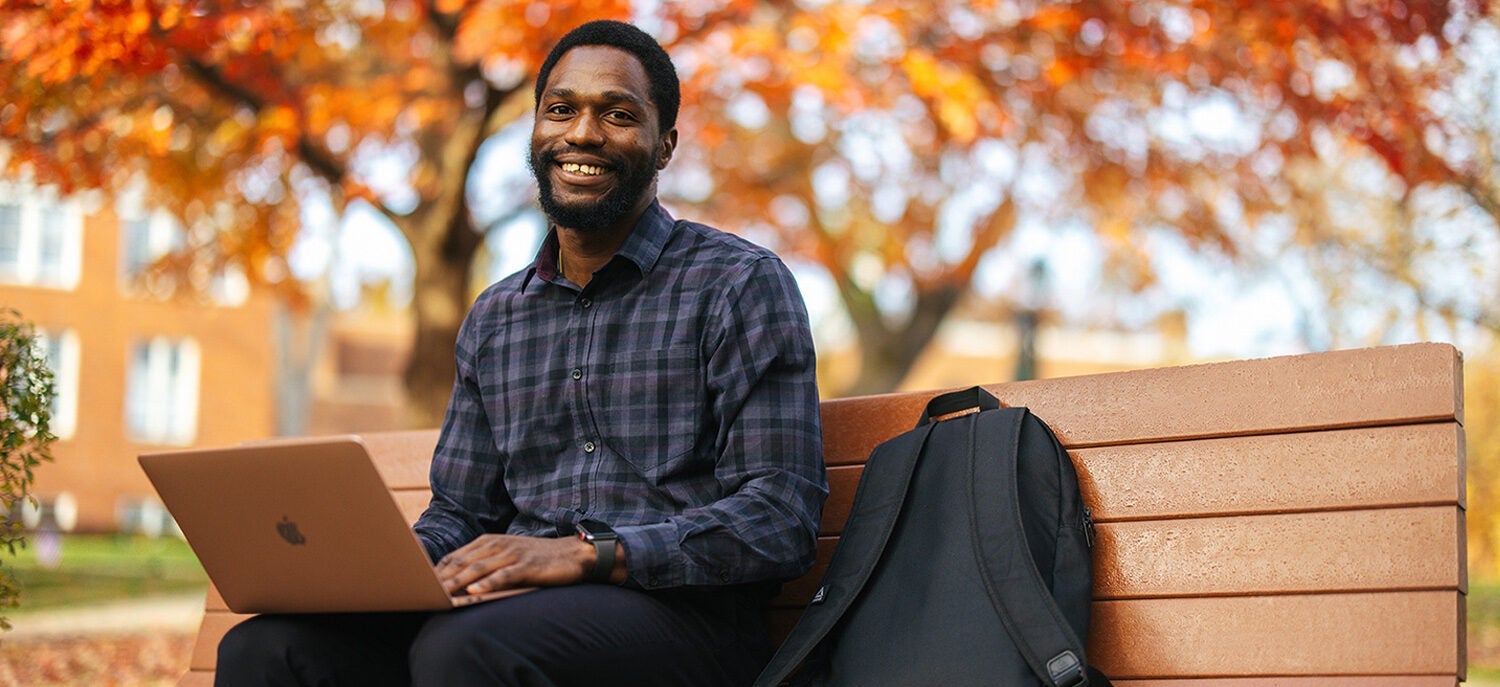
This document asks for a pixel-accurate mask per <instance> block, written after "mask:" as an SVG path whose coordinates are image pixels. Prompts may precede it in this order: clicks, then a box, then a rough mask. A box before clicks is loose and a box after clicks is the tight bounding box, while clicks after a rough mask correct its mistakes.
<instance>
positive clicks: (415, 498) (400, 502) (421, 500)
mask: <svg viewBox="0 0 1500 687" xmlns="http://www.w3.org/2000/svg"><path fill="white" fill-rule="evenodd" d="M391 496H393V497H395V499H396V506H397V507H399V508H400V509H401V514H402V515H404V516H406V521H407V522H409V523H412V524H416V522H417V518H419V517H421V516H422V511H424V510H427V503H428V502H429V501H431V500H432V491H431V490H429V489H428V488H427V485H425V484H424V485H422V487H421V488H419V489H393V490H391Z"/></svg>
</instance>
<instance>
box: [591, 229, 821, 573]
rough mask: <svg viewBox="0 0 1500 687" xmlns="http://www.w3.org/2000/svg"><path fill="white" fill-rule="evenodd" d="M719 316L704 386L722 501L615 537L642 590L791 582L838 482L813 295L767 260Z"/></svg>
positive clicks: (735, 285)
mask: <svg viewBox="0 0 1500 687" xmlns="http://www.w3.org/2000/svg"><path fill="white" fill-rule="evenodd" d="M716 307H717V309H718V310H719V313H718V317H717V318H715V319H716V322H717V323H718V325H717V326H716V327H713V328H712V329H711V330H710V331H708V332H706V333H705V337H704V352H705V360H706V369H705V380H706V389H707V392H708V395H707V402H708V404H709V406H710V408H709V411H710V417H711V419H712V422H713V423H714V424H715V427H714V432H713V438H714V441H715V449H716V452H717V455H716V462H715V467H714V475H713V479H714V481H715V482H716V483H717V487H718V492H719V493H720V494H723V496H722V497H721V498H719V499H717V500H714V501H712V502H709V503H706V504H704V505H702V506H699V507H693V508H688V509H686V510H684V511H682V512H680V513H678V514H675V515H673V516H670V517H667V518H665V521H664V522H660V523H651V524H644V525H631V526H623V527H616V528H615V530H616V533H617V534H618V535H619V537H620V540H621V542H622V544H623V545H624V548H625V556H626V558H625V563H626V568H627V572H628V577H629V579H630V582H631V583H632V584H634V585H639V586H641V587H645V588H660V587H676V586H685V585H725V584H739V583H744V582H753V581H760V580H775V579H791V578H794V577H798V576H800V575H802V574H803V573H805V572H807V570H809V569H810V568H811V567H812V564H813V560H814V558H815V557H816V554H817V534H818V523H819V520H820V519H821V517H822V512H823V499H824V498H825V497H826V496H827V495H828V481H827V475H826V472H825V470H824V466H823V445H822V443H823V439H822V428H821V423H820V419H819V411H818V389H817V358H816V355H815V352H814V350H813V344H812V332H811V329H810V327H809V325H808V319H807V311H806V307H805V306H804V304H803V300H802V296H801V294H800V292H799V291H798V289H797V285H796V282H795V280H794V279H793V278H792V275H791V272H790V270H788V269H787V268H786V266H785V265H784V264H783V263H782V262H781V261H780V260H778V259H775V258H771V257H766V258H761V259H758V260H756V261H755V262H753V263H751V264H750V265H749V266H748V267H747V268H746V269H745V270H744V272H743V274H742V275H741V278H739V279H735V280H732V281H731V282H730V285H729V286H728V287H727V288H726V289H725V292H724V294H723V300H722V301H721V302H720V303H719V304H718V305H717V306H716Z"/></svg>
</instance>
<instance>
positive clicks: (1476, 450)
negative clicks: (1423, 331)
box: [1464, 345, 1500, 580]
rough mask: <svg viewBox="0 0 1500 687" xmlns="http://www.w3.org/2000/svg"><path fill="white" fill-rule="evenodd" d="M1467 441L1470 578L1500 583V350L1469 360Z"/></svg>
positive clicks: (1475, 354) (1477, 354)
mask: <svg viewBox="0 0 1500 687" xmlns="http://www.w3.org/2000/svg"><path fill="white" fill-rule="evenodd" d="M1464 439H1465V443H1466V444H1467V445H1468V459H1467V467H1468V502H1469V510H1468V514H1467V517H1468V526H1469V533H1468V544H1469V575H1470V576H1471V577H1473V578H1475V579H1480V580H1494V579H1500V510H1497V509H1496V507H1495V504H1496V503H1497V502H1500V347H1497V346H1494V345H1491V346H1489V347H1486V348H1484V349H1481V350H1479V351H1477V352H1475V351H1469V352H1468V354H1467V355H1466V356H1465V359H1464Z"/></svg>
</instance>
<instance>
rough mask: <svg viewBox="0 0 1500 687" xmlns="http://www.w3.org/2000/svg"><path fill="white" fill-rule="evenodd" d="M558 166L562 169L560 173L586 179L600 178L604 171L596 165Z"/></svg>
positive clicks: (568, 163)
mask: <svg viewBox="0 0 1500 687" xmlns="http://www.w3.org/2000/svg"><path fill="white" fill-rule="evenodd" d="M560 166H561V167H562V171H564V172H567V173H569V174H577V175H580V176H586V177H596V176H600V175H602V174H604V172H605V171H606V170H605V169H604V168H603V167H600V166H598V165H585V164H580V163H577V162H564V163H562V165H560Z"/></svg>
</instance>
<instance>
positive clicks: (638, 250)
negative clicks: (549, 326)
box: [521, 200, 677, 292]
mask: <svg viewBox="0 0 1500 687" xmlns="http://www.w3.org/2000/svg"><path fill="white" fill-rule="evenodd" d="M676 224H677V220H676V219H675V218H673V217H672V215H671V213H669V212H667V210H666V208H663V207H662V206H661V201H658V200H652V201H651V206H650V207H648V208H646V212H645V213H644V214H642V215H641V218H640V219H639V220H637V221H636V223H635V227H634V228H633V229H631V230H630V235H629V236H627V237H625V243H623V244H621V245H620V249H619V250H618V251H615V259H616V260H618V259H620V258H624V259H626V260H628V261H630V262H631V264H633V265H635V266H636V269H639V270H640V271H641V274H650V273H651V270H653V269H655V268H656V262H657V261H658V260H659V259H661V254H662V251H663V250H664V249H665V248H666V246H667V239H669V238H671V236H672V228H673V227H674V226H676ZM557 247H558V243H557V227H552V228H551V229H549V230H548V231H547V237H546V238H544V239H542V247H541V249H539V250H538V251H537V253H536V257H535V258H534V259H533V260H532V261H531V268H530V269H528V270H527V273H526V279H525V280H523V281H522V282H521V291H522V292H525V291H526V286H527V285H528V284H530V283H531V279H532V277H538V278H540V279H541V280H542V281H545V282H548V283H550V282H552V281H553V280H555V279H557V278H558V276H560V275H559V274H558V271H557Z"/></svg>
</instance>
